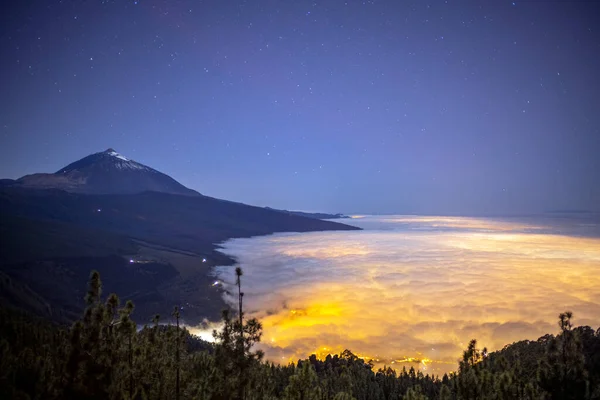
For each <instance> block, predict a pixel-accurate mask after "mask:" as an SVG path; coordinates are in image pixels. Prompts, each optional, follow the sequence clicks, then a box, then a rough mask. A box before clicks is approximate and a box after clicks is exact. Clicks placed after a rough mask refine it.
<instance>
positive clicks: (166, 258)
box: [0, 149, 358, 322]
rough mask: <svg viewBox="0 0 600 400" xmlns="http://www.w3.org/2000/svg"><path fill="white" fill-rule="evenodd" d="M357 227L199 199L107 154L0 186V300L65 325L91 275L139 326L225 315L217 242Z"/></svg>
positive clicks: (153, 173)
mask: <svg viewBox="0 0 600 400" xmlns="http://www.w3.org/2000/svg"><path fill="white" fill-rule="evenodd" d="M356 229H358V228H356V227H352V226H348V225H343V224H338V223H334V222H330V221H322V220H318V219H314V218H306V217H303V216H297V215H293V214H289V213H282V212H278V211H274V210H270V209H266V208H262V207H253V206H249V205H246V204H241V203H235V202H231V201H226V200H219V199H215V198H212V197H208V196H203V195H201V194H199V193H198V192H196V191H193V190H191V189H188V188H186V187H185V186H183V185H181V184H179V183H178V182H177V181H175V180H174V179H173V178H171V177H169V176H167V175H164V174H162V173H161V172H159V171H156V170H154V169H152V168H150V167H147V166H145V165H143V164H140V163H137V162H135V161H133V160H130V159H128V158H126V157H124V156H122V155H120V154H119V153H117V152H115V151H114V150H112V149H109V150H107V151H105V152H101V153H95V154H92V155H90V156H87V157H84V158H83V159H81V160H79V161H76V162H74V163H71V164H69V165H67V166H66V167H64V168H62V169H61V170H59V171H58V172H56V173H54V174H34V175H29V176H26V177H23V178H20V179H18V180H16V181H14V180H2V185H0V240H1V242H2V247H1V248H0V273H1V274H2V275H1V276H0V277H1V278H2V279H1V281H0V301H1V302H2V303H3V304H8V305H11V306H20V307H22V308H24V309H26V310H28V311H30V312H33V313H34V314H37V315H42V316H45V317H50V318H52V319H55V320H58V321H68V320H72V319H73V317H74V316H75V315H77V314H78V313H79V312H80V311H81V306H80V305H79V304H80V300H81V299H82V297H83V295H84V292H82V291H81V290H80V288H82V287H83V285H84V283H85V280H86V279H87V276H88V275H89V272H90V270H91V269H92V268H93V269H96V270H98V271H100V273H102V276H103V277H104V279H105V284H106V290H107V291H109V292H113V291H119V292H121V293H122V294H123V298H124V299H130V300H135V301H136V304H137V307H138V312H137V313H136V314H137V315H138V317H139V318H140V319H141V320H145V321H147V320H148V319H149V318H150V317H151V316H152V315H153V313H156V312H159V313H165V312H169V311H168V310H170V309H171V307H172V306H173V305H174V304H180V305H182V306H184V307H185V309H186V312H185V318H187V319H188V321H189V322H198V321H200V320H202V319H203V318H207V317H209V318H213V319H216V318H218V317H219V315H220V310H221V309H222V308H224V307H225V304H224V303H223V301H222V299H221V293H220V289H219V287H216V286H215V285H213V283H214V278H213V277H212V275H211V267H212V266H215V265H228V264H233V262H234V260H232V259H230V258H228V257H226V256H225V255H223V254H222V253H220V252H218V244H219V243H221V242H223V241H225V240H227V239H230V238H238V237H251V236H258V235H266V234H271V233H275V232H309V231H325V230H356Z"/></svg>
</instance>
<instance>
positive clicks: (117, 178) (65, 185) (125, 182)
mask: <svg viewBox="0 0 600 400" xmlns="http://www.w3.org/2000/svg"><path fill="white" fill-rule="evenodd" d="M17 182H18V183H19V184H21V185H22V186H24V187H34V188H45V189H47V188H55V189H62V190H66V191H69V192H76V193H88V194H132V193H141V192H145V191H153V192H163V193H171V194H183V195H193V196H197V195H198V194H199V193H198V192H196V191H194V190H192V189H189V188H187V187H185V186H183V185H182V184H180V183H179V182H177V181H176V180H175V179H173V178H171V177H170V176H168V175H165V174H163V173H162V172H159V171H157V170H155V169H153V168H150V167H148V166H146V165H144V164H141V163H139V162H137V161H134V160H131V159H129V158H127V157H125V156H123V155H122V154H119V153H117V152H116V151H115V149H113V148H112V147H111V148H109V149H107V150H105V151H102V152H98V153H94V154H90V155H89V156H87V157H84V158H82V159H80V160H78V161H75V162H73V163H71V164H69V165H67V166H66V167H64V168H62V169H60V170H58V171H57V172H55V173H54V174H33V175H28V176H24V177H22V178H20V179H19V180H18V181H17Z"/></svg>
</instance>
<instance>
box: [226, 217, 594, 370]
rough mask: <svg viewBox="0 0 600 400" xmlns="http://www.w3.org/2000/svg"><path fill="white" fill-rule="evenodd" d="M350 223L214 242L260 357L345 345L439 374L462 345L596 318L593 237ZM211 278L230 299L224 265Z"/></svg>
mask: <svg viewBox="0 0 600 400" xmlns="http://www.w3.org/2000/svg"><path fill="white" fill-rule="evenodd" d="M352 223H353V224H355V225H358V226H361V227H364V228H366V229H367V230H364V231H358V232H317V233H309V234H278V235H273V236H266V237H258V238H252V239H235V240H231V241H228V242H227V243H225V245H224V249H223V251H224V252H225V253H226V254H228V255H231V256H234V257H236V259H237V260H238V261H239V263H240V265H241V266H242V268H243V269H244V278H243V291H244V292H245V296H244V301H245V308H246V310H247V311H248V314H249V316H256V317H258V318H260V320H261V321H262V323H263V326H264V335H263V342H264V343H263V345H262V348H263V349H264V350H265V351H266V354H267V357H268V358H270V359H272V360H274V361H275V360H279V361H282V360H283V361H284V362H287V361H289V360H295V359H297V358H304V357H307V356H308V355H309V354H311V353H313V352H317V353H318V354H321V355H325V354H328V353H337V352H340V351H342V350H344V349H346V348H347V349H351V350H352V351H353V352H355V353H356V354H359V355H361V356H365V357H370V358H373V359H376V360H377V359H378V360H379V364H383V363H386V364H388V365H391V363H392V361H393V362H394V364H401V363H402V361H403V360H406V359H408V358H412V359H416V360H417V362H419V361H420V360H426V361H424V364H426V365H427V371H428V372H435V373H439V372H444V371H449V370H453V369H454V368H455V367H456V361H457V359H458V358H459V357H460V355H461V352H462V350H463V349H464V348H465V347H466V345H467V343H468V342H469V340H470V339H472V338H477V339H478V341H479V343H480V344H481V346H482V347H483V346H487V347H488V349H498V348H501V347H503V346H504V345H506V344H508V343H512V342H513V341H516V340H521V339H537V338H538V337H539V336H542V335H543V334H546V333H555V332H556V331H557V325H556V320H557V315H558V314H559V313H560V312H562V311H564V310H572V311H573V312H574V313H575V317H576V323H578V324H587V325H592V326H596V325H598V321H600V290H598V288H600V274H599V273H598V270H599V268H600V239H597V238H591V237H577V236H567V235H565V234H560V235H557V234H553V232H554V231H560V232H564V229H562V230H561V229H557V228H555V227H552V226H550V225H548V224H547V223H546V224H540V225H534V224H523V223H513V222H509V221H493V220H488V219H476V218H457V217H452V218H446V217H406V216H402V217H363V218H356V219H354V220H352ZM569 233H571V234H574V233H576V232H575V231H573V230H572V229H571V230H570V231H569ZM218 273H219V276H220V278H221V279H223V281H224V286H225V288H226V289H228V290H230V291H232V292H234V287H233V283H234V281H235V278H234V276H233V268H232V267H221V268H219V269H218ZM225 298H226V300H227V301H229V302H231V304H235V299H234V297H231V296H227V295H226V296H225ZM427 360H432V361H433V362H429V361H427ZM421 366H423V363H421Z"/></svg>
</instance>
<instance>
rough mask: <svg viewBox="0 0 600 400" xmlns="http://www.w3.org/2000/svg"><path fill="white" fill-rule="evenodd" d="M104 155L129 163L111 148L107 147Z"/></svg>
mask: <svg viewBox="0 0 600 400" xmlns="http://www.w3.org/2000/svg"><path fill="white" fill-rule="evenodd" d="M104 154H108V155H109V156H113V157H117V158H118V159H120V160H123V161H131V160H129V159H128V158H127V157H125V156H124V155H122V154H119V153H117V152H116V151H115V149H113V148H112V147H109V148H108V149H107V150H106V151H104Z"/></svg>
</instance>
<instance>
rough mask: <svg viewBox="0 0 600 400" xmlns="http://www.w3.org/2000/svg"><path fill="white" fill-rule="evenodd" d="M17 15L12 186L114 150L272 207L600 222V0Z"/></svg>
mask: <svg viewBox="0 0 600 400" xmlns="http://www.w3.org/2000/svg"><path fill="white" fill-rule="evenodd" d="M7 3H9V2H3V4H2V9H1V10H0V67H1V69H2V71H1V74H0V88H1V91H0V101H1V103H0V138H1V139H0V140H1V142H0V175H1V177H4V178H18V177H20V176H22V175H25V174H28V173H33V172H55V171H57V170H58V169H60V168H61V167H63V166H64V165H66V164H68V163H70V162H72V161H74V160H76V159H79V158H81V157H83V156H86V155H88V154H91V153H94V152H98V151H103V150H105V149H107V148H108V147H113V148H115V149H116V150H117V151H119V152H120V153H122V154H123V155H125V156H127V157H130V158H132V159H134V160H136V161H139V162H141V163H144V164H146V165H149V166H151V167H153V168H156V169H158V170H160V171H162V172H165V173H167V174H169V175H171V176H172V177H174V178H175V179H177V180H179V181H180V182H181V183H183V184H185V185H186V186H188V187H191V188H193V189H196V190H198V191H199V192H201V193H203V194H207V195H210V196H214V197H220V198H225V199H229V200H235V201H242V202H246V203H250V204H256V205H262V206H267V205H268V206H272V207H278V208H287V209H300V210H309V211H330V212H345V213H437V214H455V213H462V214H481V213H492V214H499V213H532V212H543V211H548V210H556V209H563V210H564V209H586V210H595V211H600V72H599V71H600V2H598V1H569V2H568V1H564V2H559V1H523V2H519V1H517V2H514V3H513V2H511V1H501V0H494V1H478V2H470V1H453V0H448V1H431V2H426V1H412V2H408V1H399V0H398V1H350V0H349V1H314V2H313V1H291V0H290V1H283V0H282V1H258V0H257V1H251V0H248V1H233V0H232V1H228V0H218V1H198V0H195V1H190V0H169V1H165V0H160V1H158V0H139V1H134V0H127V1H126V0H115V1H100V0H87V1H82V0H77V1H75V0H74V1H49V0H48V1H42V0H37V1H31V0H20V1H13V2H10V3H12V4H11V5H8V4H7ZM7 7H12V8H7Z"/></svg>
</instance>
